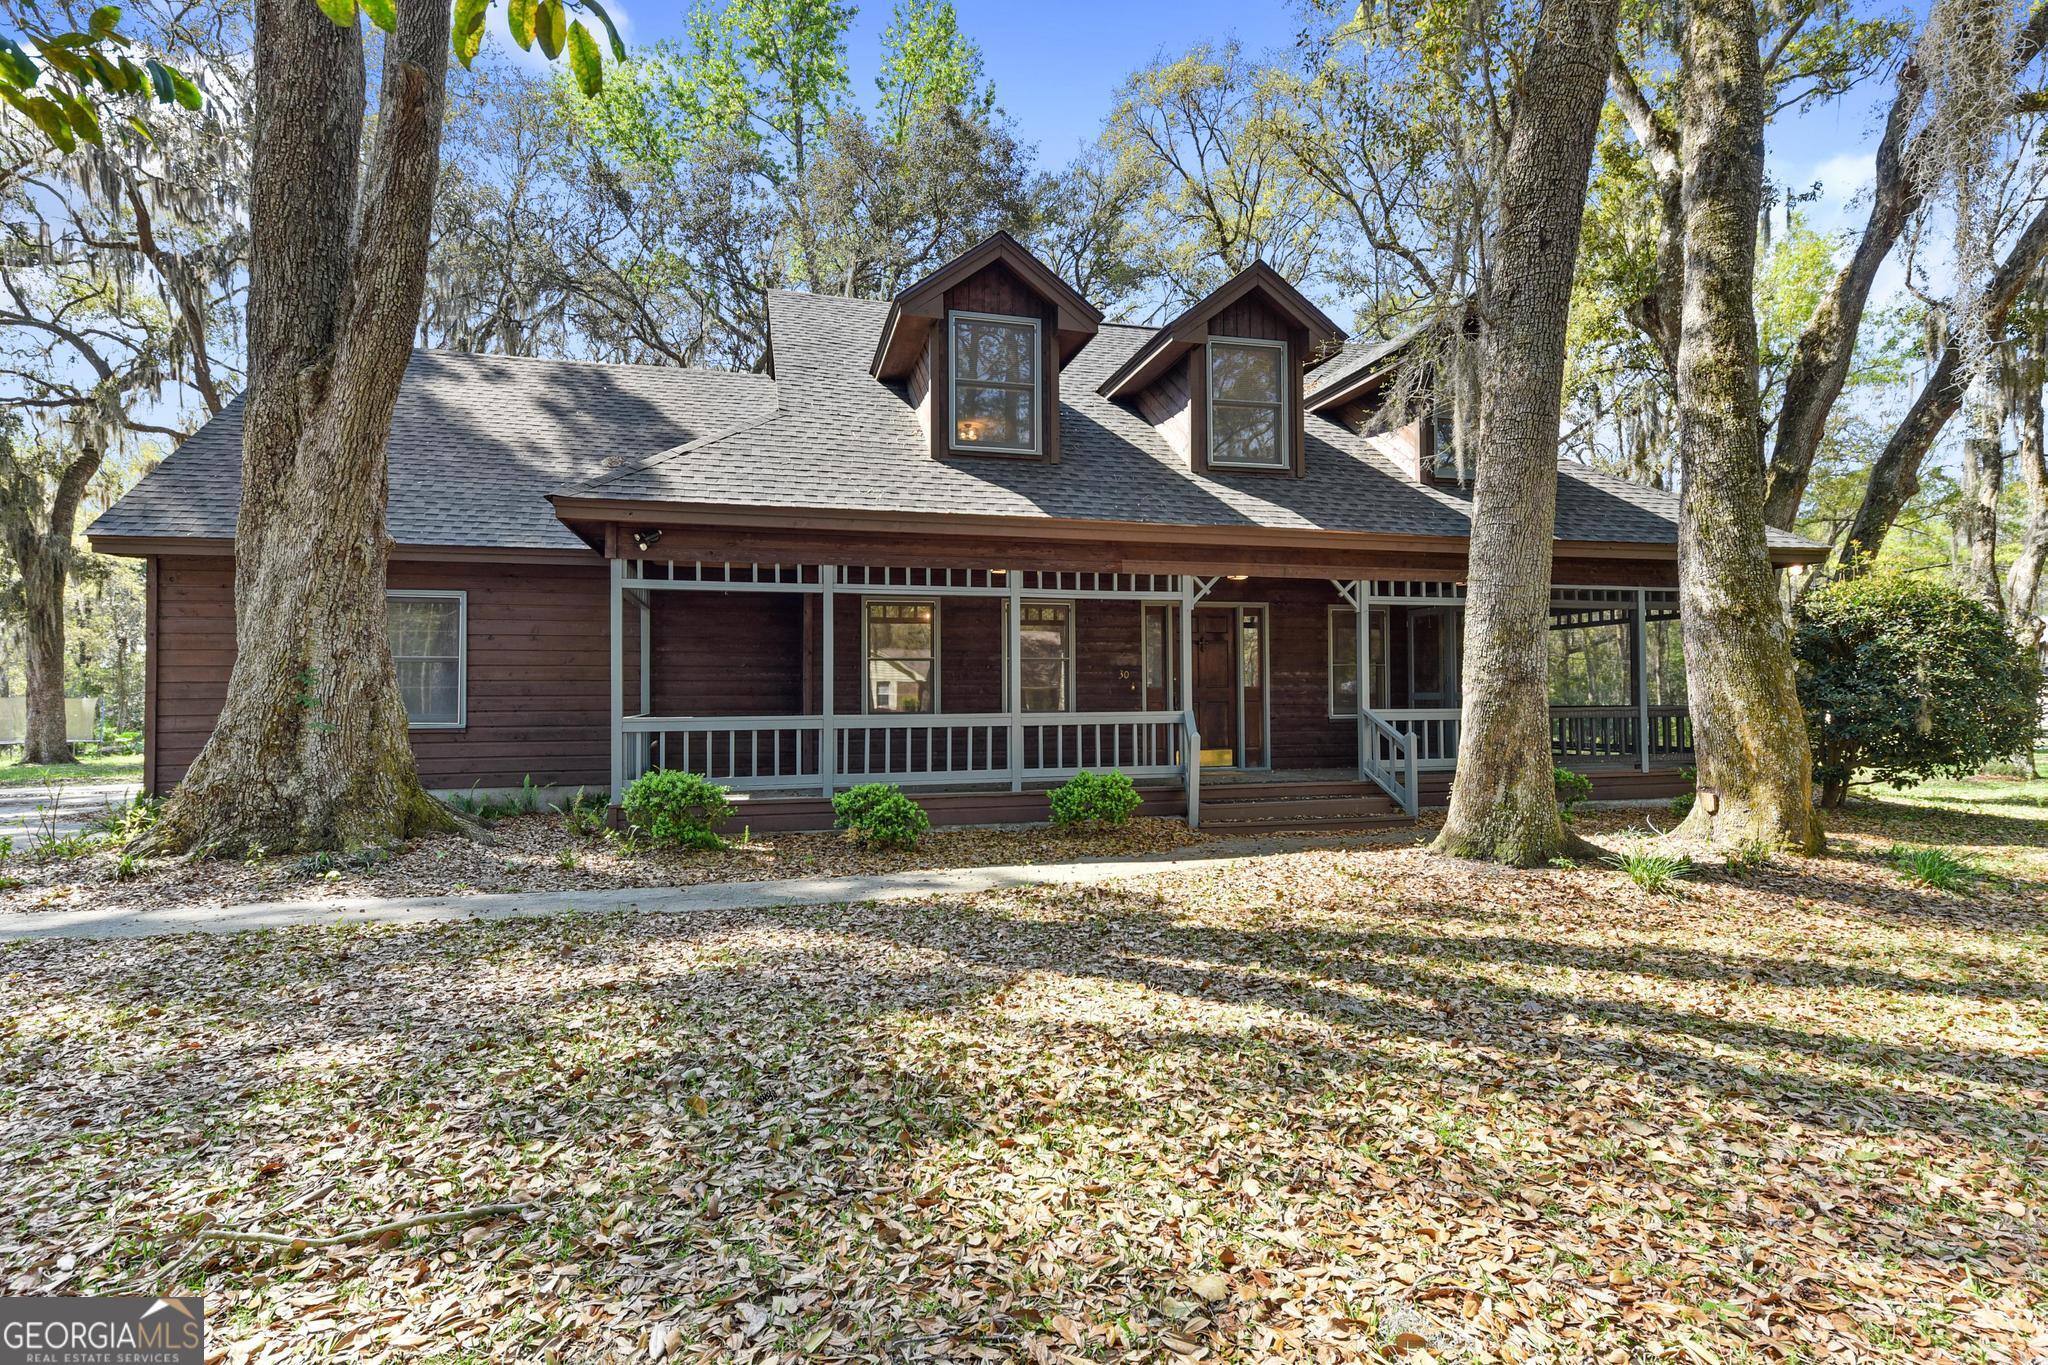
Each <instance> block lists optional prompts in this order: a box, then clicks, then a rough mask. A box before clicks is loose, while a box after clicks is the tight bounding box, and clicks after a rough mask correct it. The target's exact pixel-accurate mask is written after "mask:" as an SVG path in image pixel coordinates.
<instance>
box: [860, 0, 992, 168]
mask: <svg viewBox="0 0 2048 1365" xmlns="http://www.w3.org/2000/svg"><path fill="white" fill-rule="evenodd" d="M875 89H876V91H877V92H878V93H879V94H880V96H881V106H882V107H881V120H882V130H883V132H884V133H885V134H886V135H887V136H888V137H889V138H890V139H891V140H892V141H896V142H901V141H902V140H903V139H904V137H905V136H906V135H907V134H908V133H909V131H910V127H911V125H912V123H914V122H916V121H917V120H918V119H920V118H929V117H931V116H933V115H937V114H943V113H946V112H949V111H958V112H959V113H961V114H963V115H965V116H966V118H968V119H969V120H973V121H979V120H981V119H984V118H987V117H988V115H989V114H990V113H992V112H993V111H994V110H995V104H996V90H995V86H994V85H992V84H990V83H989V81H988V80H987V79H986V77H985V76H984V75H983V72H982V57H981V49H980V48H979V47H977V46H976V45H975V44H974V42H973V41H972V40H970V39H969V38H968V37H967V36H966V35H965V34H963V33H961V31H960V16H959V15H958V14H957V13H955V11H954V9H953V4H952V0H898V3H897V5H896V8H895V10H894V11H893V12H892V13H891V15H890V17H889V27H888V28H887V29H886V30H884V31H883V33H882V70H881V74H880V75H878V76H876V77H875Z"/></svg>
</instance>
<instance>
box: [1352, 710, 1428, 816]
mask: <svg viewBox="0 0 2048 1365" xmlns="http://www.w3.org/2000/svg"><path fill="white" fill-rule="evenodd" d="M1419 766H1420V765H1419V763H1418V762H1417V760H1416V756H1415V737H1414V736H1413V735H1412V734H1409V733H1407V732H1404V731H1402V730H1400V729H1397V728H1396V727H1395V726H1394V725H1392V724H1391V723H1389V722H1388V721H1387V720H1386V719H1384V718H1382V717H1381V715H1380V714H1379V713H1378V712H1376V711H1372V710H1369V709H1367V708H1364V707H1361V708H1359V712H1358V771H1359V775H1360V776H1361V777H1364V778H1366V779H1367V780H1368V781H1371V782H1376V783H1378V784H1379V787H1380V789H1381V790H1382V791H1384V792H1386V794H1387V795H1388V796H1391V797H1392V798H1394V802H1395V804H1397V805H1398V806H1400V807H1401V809H1402V810H1403V811H1406V812H1407V814H1408V818H1409V819H1411V820H1412V819H1414V818H1415V812H1416V811H1417V810H1419V809H1420V808H1421V806H1422V793H1421V787H1420V784H1419V783H1418V782H1417V780H1416V772H1417V770H1418V768H1419Z"/></svg>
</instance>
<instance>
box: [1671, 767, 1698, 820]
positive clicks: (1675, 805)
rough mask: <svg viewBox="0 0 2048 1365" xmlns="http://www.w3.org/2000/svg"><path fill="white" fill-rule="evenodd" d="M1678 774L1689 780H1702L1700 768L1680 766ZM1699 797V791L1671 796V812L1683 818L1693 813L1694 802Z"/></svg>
mask: <svg viewBox="0 0 2048 1365" xmlns="http://www.w3.org/2000/svg"><path fill="white" fill-rule="evenodd" d="M1678 775H1679V777H1680V778H1682V779H1684V780H1685V781H1687V782H1692V783H1697V782H1698V781H1699V780H1700V770H1699V769H1698V768H1680V769H1679V770H1678ZM1699 799H1700V794H1699V792H1697V791H1689V792H1680V793H1679V794H1678V795H1676V796H1674V797H1672V798H1671V814H1672V815H1673V817H1675V818H1677V819H1680V820H1683V819H1684V818H1685V817H1686V816H1688V815H1691V814H1692V806H1693V802H1695V801H1697V800H1699Z"/></svg>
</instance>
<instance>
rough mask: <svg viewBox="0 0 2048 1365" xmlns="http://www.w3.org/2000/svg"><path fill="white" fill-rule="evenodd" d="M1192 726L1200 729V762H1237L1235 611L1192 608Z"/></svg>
mask: <svg viewBox="0 0 2048 1365" xmlns="http://www.w3.org/2000/svg"><path fill="white" fill-rule="evenodd" d="M1194 647H1195V680H1194V681H1195V689H1194V694H1195V728H1196V729H1198V730H1200V731H1201V732H1202V762H1203V763H1204V764H1206V765H1208V766H1211V767H1217V766H1221V767H1228V766H1230V765H1233V764H1235V763H1236V762H1237V612H1236V610H1235V609H1234V608H1231V607H1197V608H1196V609H1195V630H1194Z"/></svg>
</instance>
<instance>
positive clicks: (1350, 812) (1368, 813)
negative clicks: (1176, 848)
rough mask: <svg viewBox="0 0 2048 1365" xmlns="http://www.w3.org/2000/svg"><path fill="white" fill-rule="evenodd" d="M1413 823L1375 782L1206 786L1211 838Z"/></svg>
mask: <svg viewBox="0 0 2048 1365" xmlns="http://www.w3.org/2000/svg"><path fill="white" fill-rule="evenodd" d="M1413 823H1414V821H1412V820H1410V819H1409V818H1408V816H1407V814H1406V813H1405V812H1404V811H1402V809H1401V808H1400V807H1399V806H1397V805H1395V804H1394V801H1393V798H1391V797H1389V796H1388V795H1387V794H1386V793H1385V792H1383V791H1381V790H1380V789H1379V788H1378V787H1376V786H1374V785H1373V784H1372V783H1370V782H1344V781H1335V782H1229V783H1222V782H1219V783H1215V784H1213V785H1204V786H1203V788H1202V828H1203V830H1204V831H1206V832H1208V833H1212V834H1265V833H1277V832H1280V831H1291V830H1300V831H1305V832H1309V833H1315V834H1325V833H1338V832H1341V831H1345V830H1361V829H1384V828H1387V827H1389V826H1399V825H1410V824H1413Z"/></svg>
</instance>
